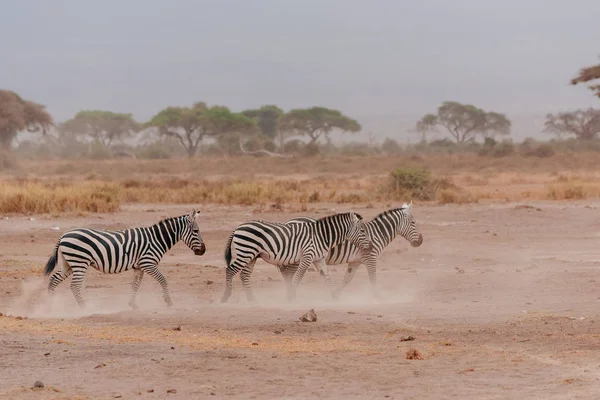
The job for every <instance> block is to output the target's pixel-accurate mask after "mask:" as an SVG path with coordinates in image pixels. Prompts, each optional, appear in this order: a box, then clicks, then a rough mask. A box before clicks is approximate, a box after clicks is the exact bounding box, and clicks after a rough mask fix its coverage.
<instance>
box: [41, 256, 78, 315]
mask: <svg viewBox="0 0 600 400" xmlns="http://www.w3.org/2000/svg"><path fill="white" fill-rule="evenodd" d="M72 272H73V270H72V269H71V267H69V266H68V265H67V263H63V268H61V269H60V270H58V271H55V272H54V273H53V274H52V275H51V276H50V279H49V280H48V296H49V297H50V299H49V301H50V303H52V301H53V298H54V290H55V289H56V287H57V286H58V285H59V284H60V283H61V282H63V281H64V280H65V279H67V278H68V277H69V276H71V273H72ZM51 309H52V305H51V304H49V305H48V309H47V310H46V311H47V312H50V310H51Z"/></svg>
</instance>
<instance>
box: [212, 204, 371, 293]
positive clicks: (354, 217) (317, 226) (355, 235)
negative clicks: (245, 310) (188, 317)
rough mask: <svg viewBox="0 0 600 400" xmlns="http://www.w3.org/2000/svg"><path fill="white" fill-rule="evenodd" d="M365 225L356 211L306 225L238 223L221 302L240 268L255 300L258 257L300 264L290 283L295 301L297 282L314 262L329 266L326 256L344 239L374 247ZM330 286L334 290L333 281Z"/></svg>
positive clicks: (227, 254)
mask: <svg viewBox="0 0 600 400" xmlns="http://www.w3.org/2000/svg"><path fill="white" fill-rule="evenodd" d="M362 226H363V221H362V216H360V215H359V214H356V213H353V212H348V213H341V214H334V215H330V216H326V217H323V218H320V219H317V220H315V221H314V222H311V223H307V224H289V225H286V224H283V223H277V222H265V221H249V222H246V223H243V224H241V225H239V226H238V227H237V228H235V229H234V230H233V232H232V233H231V235H230V236H229V239H228V241H227V246H226V248H225V262H226V276H225V292H224V293H223V296H222V297H221V302H222V303H225V302H227V300H228V299H229V297H230V296H231V291H232V285H233V277H234V276H235V275H236V274H237V273H238V272H240V271H241V274H240V278H241V280H242V284H243V285H244V289H245V292H246V297H247V298H248V301H249V302H254V296H253V294H252V289H251V287H250V275H251V274H252V271H253V270H254V264H255V263H256V260H257V259H258V258H262V259H263V260H265V261H266V262H268V263H269V264H273V265H277V266H281V265H287V264H296V265H298V268H297V270H296V272H295V274H294V276H293V282H292V280H290V285H289V286H288V295H287V297H288V300H294V299H295V297H296V289H297V286H298V283H299V282H300V281H301V280H302V277H303V275H304V273H305V272H306V269H307V268H308V267H309V266H310V265H311V264H314V265H315V266H317V268H318V269H325V270H326V269H327V267H326V266H325V263H324V258H325V256H326V255H327V252H328V251H329V249H330V248H332V247H334V246H337V245H338V244H340V243H342V242H343V241H344V240H349V241H351V242H352V243H355V244H356V245H357V246H358V247H360V248H364V249H370V248H371V244H370V243H369V242H368V240H367V237H366V234H365V232H364V230H363V229H362ZM328 286H329V288H330V290H331V289H332V285H331V281H329V282H328Z"/></svg>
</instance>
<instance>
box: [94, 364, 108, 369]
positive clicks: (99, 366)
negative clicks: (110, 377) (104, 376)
mask: <svg viewBox="0 0 600 400" xmlns="http://www.w3.org/2000/svg"><path fill="white" fill-rule="evenodd" d="M102 367H106V364H104V363H101V364H98V365H96V366H95V367H94V369H98V368H102Z"/></svg>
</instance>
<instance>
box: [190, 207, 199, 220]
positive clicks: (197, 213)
mask: <svg viewBox="0 0 600 400" xmlns="http://www.w3.org/2000/svg"><path fill="white" fill-rule="evenodd" d="M198 215H200V211H196V209H195V208H194V209H193V210H192V213H191V214H190V216H191V217H192V219H196V218H197V217H198Z"/></svg>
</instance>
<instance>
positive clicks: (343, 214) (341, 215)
mask: <svg viewBox="0 0 600 400" xmlns="http://www.w3.org/2000/svg"><path fill="white" fill-rule="evenodd" d="M351 214H354V215H356V216H357V217H358V219H359V220H362V219H363V217H362V215H360V214H358V213H355V212H346V213H339V214H333V215H327V216H325V217H321V218H318V219H317V220H316V221H315V222H320V221H325V220H328V219H331V218H342V217H343V216H350V215H351Z"/></svg>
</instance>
